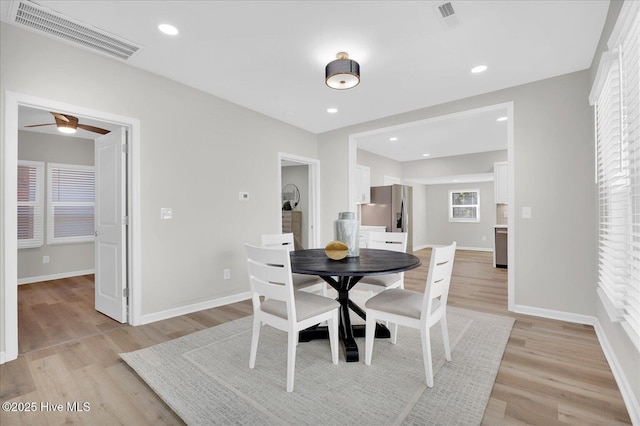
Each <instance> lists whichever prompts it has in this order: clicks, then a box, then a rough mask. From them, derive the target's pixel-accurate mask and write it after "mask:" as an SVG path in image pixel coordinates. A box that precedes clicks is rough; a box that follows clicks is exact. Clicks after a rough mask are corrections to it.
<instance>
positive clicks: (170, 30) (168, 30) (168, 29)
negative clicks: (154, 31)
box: [158, 24, 178, 35]
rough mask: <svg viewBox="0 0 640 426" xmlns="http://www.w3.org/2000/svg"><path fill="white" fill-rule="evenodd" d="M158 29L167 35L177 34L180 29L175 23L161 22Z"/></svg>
mask: <svg viewBox="0 0 640 426" xmlns="http://www.w3.org/2000/svg"><path fill="white" fill-rule="evenodd" d="M158 29H159V30H160V31H162V32H163V33H165V34H167V35H177V34H178V29H177V28H176V27H174V26H173V25H169V24H160V25H158Z"/></svg>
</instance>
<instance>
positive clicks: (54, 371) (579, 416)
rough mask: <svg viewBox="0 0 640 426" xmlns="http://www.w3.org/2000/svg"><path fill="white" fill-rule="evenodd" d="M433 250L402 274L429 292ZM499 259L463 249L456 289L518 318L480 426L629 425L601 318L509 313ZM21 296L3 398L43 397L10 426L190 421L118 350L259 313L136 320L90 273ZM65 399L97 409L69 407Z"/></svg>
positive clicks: (464, 299)
mask: <svg viewBox="0 0 640 426" xmlns="http://www.w3.org/2000/svg"><path fill="white" fill-rule="evenodd" d="M430 253H431V251H430V250H429V249H426V250H421V251H419V252H417V253H416V254H417V255H418V256H419V257H421V259H422V262H423V266H421V267H420V268H418V269H416V270H413V271H409V272H407V273H406V274H405V283H406V287H407V288H410V289H414V290H418V291H423V290H424V282H425V278H426V273H427V267H428V263H429V256H430ZM491 262H492V259H491V254H490V253H483V252H472V251H463V250H458V251H457V253H456V260H455V264H454V271H453V278H452V286H451V291H450V298H449V303H450V305H451V306H457V307H461V308H466V309H472V310H476V311H482V312H488V313H492V314H498V315H506V316H512V317H514V318H515V319H516V322H515V325H514V328H513V331H512V333H511V337H510V339H509V342H508V344H507V347H506V349H505V354H504V357H503V360H502V363H501V365H500V370H499V372H498V376H497V378H496V383H495V385H494V387H493V391H492V394H491V399H490V401H489V404H488V406H487V410H486V412H485V415H484V419H483V424H486V425H521V424H534V425H565V424H571V425H586V424H592V425H593V424H595V425H615V424H630V423H631V422H630V419H629V416H628V414H627V411H626V408H625V406H624V403H623V401H622V397H621V395H620V392H619V391H618V387H617V386H616V383H615V380H614V378H613V375H612V373H611V370H610V369H609V366H608V364H607V362H606V360H605V358H604V354H603V353H602V350H601V349H600V346H599V344H598V341H597V338H596V335H595V332H594V330H593V327H590V326H582V325H576V324H571V323H566V322H562V321H553V320H545V319H541V318H536V317H529V316H524V315H514V314H511V313H509V312H507V309H506V306H507V290H506V279H507V271H506V270H502V269H494V268H493V267H492V265H491ZM18 299H19V308H18V310H19V324H20V332H19V342H20V356H19V357H18V359H16V360H14V361H11V362H9V363H5V364H3V365H1V366H0V402H2V403H4V402H15V403H18V402H23V403H31V402H35V403H36V412H23V413H15V412H5V411H0V424H2V425H3V426H6V425H14V424H28V425H39V424H42V425H54V424H68V423H70V424H88V425H98V424H99V425H111V424H125V425H147V424H149V425H151V424H153V425H161V424H182V421H181V420H180V418H179V417H177V416H176V415H175V414H174V413H173V412H172V411H171V409H170V408H169V407H167V406H166V404H164V403H163V402H162V400H161V399H160V398H158V397H157V396H156V394H155V393H154V392H153V391H152V390H151V389H150V388H149V387H148V386H147V385H146V384H145V383H144V382H143V381H142V380H140V379H139V378H138V376H137V375H136V374H135V373H134V372H133V371H132V370H130V369H129V368H128V367H127V366H126V365H125V364H124V363H123V362H121V361H120V358H119V357H118V354H119V353H121V352H128V351H133V350H136V349H141V348H144V347H148V346H151V345H154V344H156V343H160V342H164V341H167V340H170V339H173V338H176V337H179V336H183V335H186V334H189V333H193V332H195V331H197V330H201V329H204V328H207V327H212V326H215V325H218V324H222V323H224V322H227V321H231V320H234V319H237V318H241V317H244V316H246V315H250V314H251V304H250V302H249V301H246V302H240V303H234V304H232V305H228V306H224V307H220V308H215V309H208V310H205V311H201V312H197V313H193V314H189V315H183V316H180V317H176V318H171V319H168V320H164V321H159V322H156V323H153V324H148V325H143V326H138V327H131V326H129V325H123V324H119V323H117V322H115V321H113V320H111V319H109V318H107V317H105V316H103V315H101V314H99V313H97V312H96V311H95V310H94V309H93V277H92V276H85V277H76V278H69V279H64V280H57V281H49V282H46V283H37V284H28V285H22V286H20V288H19V292H18ZM490 332H491V330H487V333H490ZM454 357H455V353H454ZM68 402H70V403H73V402H78V403H80V404H79V406H80V407H83V406H82V404H81V403H83V402H88V403H89V405H88V408H89V410H88V411H86V410H85V411H83V412H70V411H68V410H66V408H67V407H66V404H67V403H68ZM48 403H49V404H48ZM53 404H63V405H65V407H64V408H65V410H63V411H62V412H59V411H57V412H53V411H51V410H52V409H53V408H54V405H53ZM83 408H84V407H83ZM43 409H44V410H46V409H49V411H43Z"/></svg>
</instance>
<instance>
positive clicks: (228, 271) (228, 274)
mask: <svg viewBox="0 0 640 426" xmlns="http://www.w3.org/2000/svg"><path fill="white" fill-rule="evenodd" d="M223 277H224V279H225V280H230V279H231V269H229V268H226V269H225V270H224V271H223Z"/></svg>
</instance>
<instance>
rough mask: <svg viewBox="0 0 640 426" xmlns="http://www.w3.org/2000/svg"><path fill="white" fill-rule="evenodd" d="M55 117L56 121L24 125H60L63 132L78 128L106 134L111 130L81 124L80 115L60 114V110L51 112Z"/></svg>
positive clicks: (73, 131) (71, 131) (59, 127)
mask: <svg viewBox="0 0 640 426" xmlns="http://www.w3.org/2000/svg"><path fill="white" fill-rule="evenodd" d="M51 114H52V115H53V117H54V118H55V119H56V122H55V123H46V124H32V125H30V126H24V127H40V126H54V125H55V126H58V130H59V131H61V132H62V133H75V132H76V129H83V130H87V131H89V132H94V133H100V134H101V135H106V134H107V133H109V132H110V130H106V129H101V128H100V127H95V126H89V125H87V124H80V123H79V122H78V117H74V116H73V115H68V114H60V113H58V112H51Z"/></svg>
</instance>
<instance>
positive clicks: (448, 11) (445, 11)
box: [438, 2, 456, 18]
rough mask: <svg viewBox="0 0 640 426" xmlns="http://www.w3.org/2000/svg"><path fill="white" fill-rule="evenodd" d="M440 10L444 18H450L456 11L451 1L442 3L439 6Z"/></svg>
mask: <svg viewBox="0 0 640 426" xmlns="http://www.w3.org/2000/svg"><path fill="white" fill-rule="evenodd" d="M438 10H439V11H440V14H441V15H442V17H443V18H448V17H449V16H451V15H453V14H454V13H456V12H455V10H453V5H452V4H451V2H449V3H444V4H441V5H440V6H438Z"/></svg>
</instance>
